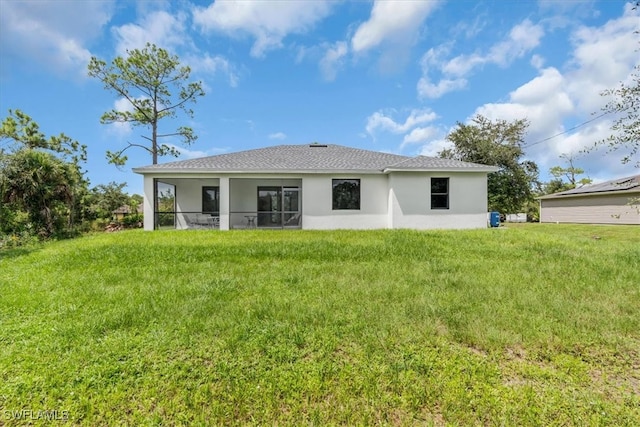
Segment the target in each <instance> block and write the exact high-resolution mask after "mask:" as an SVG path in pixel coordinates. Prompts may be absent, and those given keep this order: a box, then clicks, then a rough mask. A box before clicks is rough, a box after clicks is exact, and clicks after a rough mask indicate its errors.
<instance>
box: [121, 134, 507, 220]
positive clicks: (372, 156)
mask: <svg viewBox="0 0 640 427" xmlns="http://www.w3.org/2000/svg"><path fill="white" fill-rule="evenodd" d="M133 171H134V172H136V173H139V174H142V175H143V176H144V228H145V230H153V229H156V228H163V227H169V228H179V229H182V228H202V227H213V228H220V229H222V230H228V229H233V228H254V227H256V228H303V229H377V228H413V229H429V228H484V227H486V226H487V174H488V173H490V172H494V171H497V168H496V167H493V166H486V165H481V164H475V163H467V162H461V161H457V160H450V159H440V158H433V157H425V156H417V157H408V156H401V155H397V154H389V153H381V152H376V151H369V150H362V149H357V148H350V147H345V146H340V145H333V144H318V143H314V144H304V145H278V146H273V147H266V148H260V149H254V150H248V151H241V152H236V153H229V154H221V155H217V156H210V157H203V158H198V159H190V160H182V161H176V162H171V163H164V164H157V165H151V166H145V167H139V168H134V169H133ZM210 218H212V219H210Z"/></svg>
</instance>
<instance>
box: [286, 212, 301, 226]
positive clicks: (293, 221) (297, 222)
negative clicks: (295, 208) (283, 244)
mask: <svg viewBox="0 0 640 427" xmlns="http://www.w3.org/2000/svg"><path fill="white" fill-rule="evenodd" d="M284 225H285V226H287V225H289V226H295V225H300V212H298V213H296V214H295V215H294V216H292V217H291V218H289V219H288V220H286V221H285V222H284Z"/></svg>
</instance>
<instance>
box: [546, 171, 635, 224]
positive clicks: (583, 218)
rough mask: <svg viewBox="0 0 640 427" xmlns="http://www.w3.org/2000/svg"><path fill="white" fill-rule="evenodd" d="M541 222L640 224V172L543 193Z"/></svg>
mask: <svg viewBox="0 0 640 427" xmlns="http://www.w3.org/2000/svg"><path fill="white" fill-rule="evenodd" d="M539 199H540V222H572V223H584V224H640V175H635V176H630V177H627V178H619V179H614V180H611V181H607V182H601V183H600V184H594V185H588V186H584V187H580V188H574V189H573V190H568V191H562V192H560V193H555V194H549V195H547V196H542V197H540V198H539Z"/></svg>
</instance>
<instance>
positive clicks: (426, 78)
mask: <svg viewBox="0 0 640 427" xmlns="http://www.w3.org/2000/svg"><path fill="white" fill-rule="evenodd" d="M543 36H544V30H543V28H542V26H541V25H536V24H533V23H532V22H531V21H530V20H528V19H525V20H524V21H522V22H521V23H519V24H517V25H515V26H514V27H513V28H512V29H511V31H509V35H508V36H507V37H506V38H505V39H504V40H502V41H500V42H498V43H496V44H494V45H493V46H492V47H491V48H490V49H489V50H488V51H487V52H486V53H484V54H482V53H478V52H475V53H472V54H462V55H458V56H456V57H454V58H451V59H449V60H446V59H445V57H446V56H448V55H449V53H450V51H451V43H447V44H445V45H442V46H438V47H437V48H435V49H434V48H431V49H429V50H428V51H427V52H426V53H425V54H424V55H423V57H422V60H421V65H422V70H423V75H422V77H421V78H420V80H419V81H418V85H417V91H418V97H419V98H421V99H424V98H439V97H441V96H442V95H444V94H446V93H448V92H452V91H455V90H460V89H462V88H464V87H466V85H467V80H466V77H468V76H469V74H471V72H472V71H473V70H474V69H475V68H477V67H481V66H483V65H486V64H495V65H498V66H501V67H505V66H507V65H509V64H511V63H512V62H513V61H514V60H516V59H519V58H521V57H523V56H524V55H525V54H526V53H528V52H530V51H531V50H532V49H534V48H535V47H537V46H538V45H539V44H540V40H541V39H542V37H543ZM434 73H440V75H441V76H440V79H439V81H438V82H437V83H433V79H432V78H431V77H430V75H431V74H434Z"/></svg>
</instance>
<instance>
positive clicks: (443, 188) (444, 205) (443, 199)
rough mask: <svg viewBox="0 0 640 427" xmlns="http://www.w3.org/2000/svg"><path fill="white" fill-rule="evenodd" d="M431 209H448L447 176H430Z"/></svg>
mask: <svg viewBox="0 0 640 427" xmlns="http://www.w3.org/2000/svg"><path fill="white" fill-rule="evenodd" d="M431 209H449V178H431Z"/></svg>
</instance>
